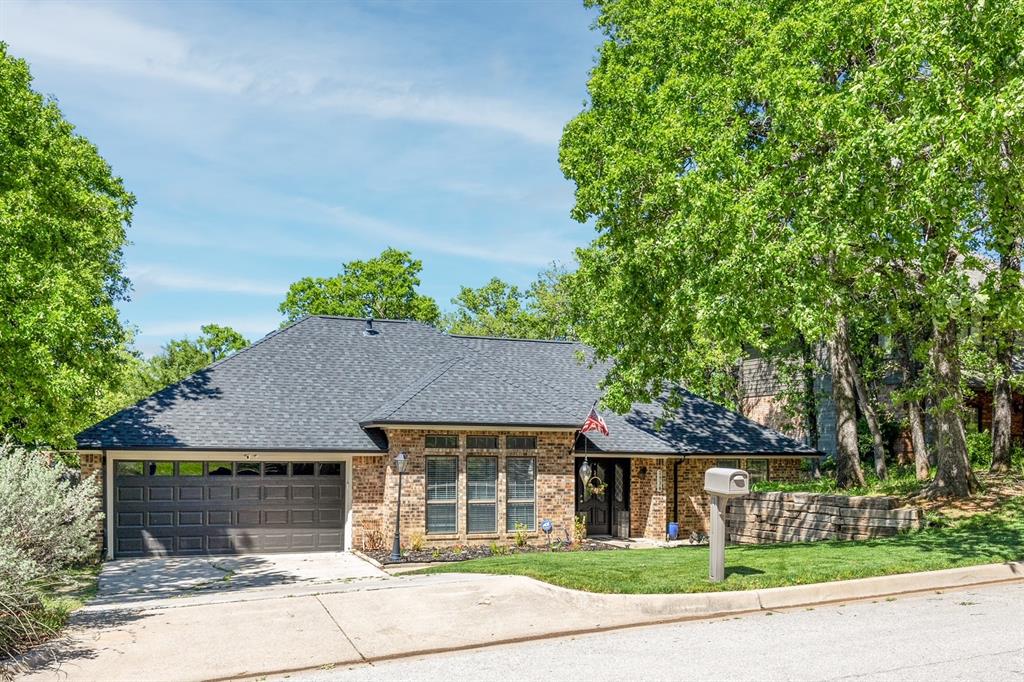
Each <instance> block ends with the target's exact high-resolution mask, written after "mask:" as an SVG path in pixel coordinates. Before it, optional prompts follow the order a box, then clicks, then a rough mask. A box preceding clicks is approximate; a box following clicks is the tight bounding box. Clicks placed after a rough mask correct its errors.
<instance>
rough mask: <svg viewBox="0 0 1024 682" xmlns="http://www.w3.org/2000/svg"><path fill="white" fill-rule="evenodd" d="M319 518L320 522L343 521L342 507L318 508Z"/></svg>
mask: <svg viewBox="0 0 1024 682" xmlns="http://www.w3.org/2000/svg"><path fill="white" fill-rule="evenodd" d="M317 517H318V518H317V520H318V521H319V522H320V523H340V522H341V510H340V509H318V510H317Z"/></svg>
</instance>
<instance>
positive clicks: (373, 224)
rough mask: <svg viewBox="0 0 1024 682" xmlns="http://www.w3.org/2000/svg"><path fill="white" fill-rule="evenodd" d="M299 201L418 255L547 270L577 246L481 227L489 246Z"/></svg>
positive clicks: (312, 212) (311, 212)
mask: <svg viewBox="0 0 1024 682" xmlns="http://www.w3.org/2000/svg"><path fill="white" fill-rule="evenodd" d="M296 201H297V202H299V203H300V204H301V205H302V207H303V211H304V214H305V215H307V216H309V217H314V216H316V215H319V216H321V219H325V220H326V221H328V222H329V223H330V224H332V225H335V226H337V227H338V228H340V229H343V230H345V231H347V232H354V233H358V234H363V235H372V236H374V237H375V238H377V239H381V240H384V241H387V242H389V243H391V244H392V245H393V246H396V247H403V248H410V249H414V250H417V251H419V250H422V251H428V252H433V253H442V254H446V255H450V256H462V257H466V258H473V259H476V260H483V261H490V262H498V263H512V264H517V265H533V266H545V265H549V264H550V263H551V261H552V260H555V259H558V258H565V257H568V256H570V255H571V254H572V253H573V249H574V248H575V246H576V245H575V243H574V242H570V241H566V240H562V239H558V238H557V237H555V236H553V235H552V234H550V233H548V232H544V231H536V232H530V233H525V232H523V231H520V230H511V231H500V230H494V229H491V230H487V228H485V227H481V229H480V230H479V232H478V234H480V235H481V236H483V237H485V238H486V239H487V241H486V243H484V242H482V241H479V240H475V239H474V240H469V239H459V238H454V237H452V236H449V235H445V234H442V233H441V232H440V231H439V230H434V229H430V228H411V227H407V226H404V225H400V224H398V223H394V222H390V221H387V220H381V219H380V218H375V217H373V216H368V215H365V214H362V213H359V212H357V211H353V210H351V209H349V208H346V207H344V206H337V205H332V204H325V203H321V202H316V201H310V200H304V199H296Z"/></svg>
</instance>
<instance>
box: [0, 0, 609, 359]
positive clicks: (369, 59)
mask: <svg viewBox="0 0 1024 682" xmlns="http://www.w3.org/2000/svg"><path fill="white" fill-rule="evenodd" d="M593 18H594V14H593V12H592V11H590V10H586V9H584V8H583V7H582V3H580V2H575V1H574V0H565V1H558V2H555V1H552V2H522V3H512V2H483V1H479V2H467V3H458V2H378V3H365V4H364V3H325V2H318V3H308V4H306V3H299V2H288V3H265V2H264V3H257V2H251V3H216V4H215V3H202V2H166V3H161V2H145V3H141V2H140V3H113V4H102V3H87V2H75V3H67V4H65V3H58V2H44V3H20V2H14V1H12V0H3V1H2V2H0V40H3V41H5V42H7V43H8V44H9V46H10V51H11V52H12V53H13V54H14V55H16V56H19V57H23V58H25V59H27V60H28V61H29V63H30V66H31V68H32V72H33V75H34V77H35V88H36V89H37V90H39V91H41V92H44V93H46V94H51V95H54V96H56V98H57V99H58V100H59V103H60V106H61V108H62V110H63V111H64V114H65V116H66V117H67V118H68V119H69V120H70V121H71V122H72V123H74V124H75V125H76V127H77V128H78V130H79V132H81V133H82V134H83V135H85V136H86V137H88V138H89V139H90V140H91V141H92V142H93V143H94V144H96V145H97V146H98V147H99V149H100V152H101V154H102V155H103V156H104V158H106V159H107V161H108V162H109V163H110V164H111V165H112V166H113V169H114V172H115V173H116V174H118V175H120V176H121V177H123V178H124V180H125V183H126V185H127V187H128V188H129V189H130V190H131V191H132V192H134V193H135V195H136V197H137V198H138V206H137V209H136V211H135V218H134V221H133V225H132V226H131V228H130V230H129V237H130V239H131V241H132V245H131V246H130V247H129V248H128V249H127V251H126V254H125V264H126V269H127V272H128V275H129V276H130V277H131V279H132V280H133V282H134V292H133V294H132V300H131V301H130V302H128V303H126V304H124V305H123V306H122V310H123V317H124V319H125V320H126V322H128V323H129V324H130V325H133V326H135V327H137V329H138V334H139V335H138V337H137V345H138V347H139V348H140V349H142V350H143V351H144V352H145V353H147V354H149V353H152V352H154V351H156V350H157V349H158V348H159V347H160V345H161V344H162V343H164V342H165V341H166V340H167V339H168V338H172V337H180V336H183V335H192V336H194V335H195V334H196V333H197V332H198V329H199V326H200V325H202V324H205V323H207V322H218V323H221V324H228V325H231V326H233V327H235V328H237V329H238V330H239V331H241V332H243V333H244V334H246V335H247V336H248V337H249V338H252V339H256V338H258V337H260V336H262V335H263V334H265V333H267V332H268V331H271V330H273V329H275V328H276V327H277V326H278V325H279V323H280V321H281V316H280V314H279V313H278V312H277V306H278V304H279V303H280V301H281V299H282V298H283V296H284V292H285V290H286V289H287V286H288V284H289V283H290V282H292V281H294V280H296V279H298V278H300V277H303V276H306V275H314V276H326V275H333V274H335V273H336V272H338V270H339V269H340V265H341V263H343V262H345V261H348V260H352V259H355V258H368V257H371V256H374V255H376V254H377V253H379V252H380V251H381V250H382V249H383V248H385V247H386V246H395V247H398V248H402V249H408V250H412V251H413V253H414V255H415V256H416V257H418V258H420V259H422V260H423V263H424V269H423V274H422V278H423V286H422V287H421V290H422V291H423V292H424V293H426V294H428V295H431V296H433V297H435V298H436V299H437V300H438V302H439V303H440V304H441V305H442V307H448V306H449V301H450V299H451V297H452V296H453V295H454V294H455V293H456V292H457V291H458V288H459V286H460V285H469V286H479V285H481V284H483V283H484V282H486V281H487V280H488V279H489V278H491V277H493V276H497V277H501V278H503V279H505V280H507V281H510V282H514V283H517V284H527V283H529V282H530V281H531V280H532V279H533V278H534V277H535V275H536V273H537V272H538V270H540V269H542V268H543V267H544V266H545V265H546V264H548V263H550V262H551V261H559V262H562V263H570V262H571V259H572V250H573V249H574V248H575V247H576V246H580V245H583V244H585V243H587V242H589V241H590V239H591V238H592V236H593V231H592V228H591V227H590V226H587V225H580V224H578V223H575V222H574V221H573V220H572V219H571V218H570V217H569V210H570V208H571V206H572V202H573V198H572V189H573V188H572V184H571V183H570V182H568V181H567V180H565V179H564V178H563V177H562V175H561V172H560V171H559V168H558V159H557V154H558V138H559V135H560V133H561V129H562V126H563V125H564V124H565V123H566V121H568V120H569V119H570V118H571V117H572V116H573V115H575V114H576V113H578V112H579V111H580V110H581V108H582V106H583V102H584V99H585V97H586V78H587V72H588V70H589V69H590V68H591V66H592V64H593V60H594V55H595V54H596V47H597V45H598V44H599V42H600V35H599V34H598V33H596V32H594V31H592V30H591V28H590V27H591V24H592V22H593Z"/></svg>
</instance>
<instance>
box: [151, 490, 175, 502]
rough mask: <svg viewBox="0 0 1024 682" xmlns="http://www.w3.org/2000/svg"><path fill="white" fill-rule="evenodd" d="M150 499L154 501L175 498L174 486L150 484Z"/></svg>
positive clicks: (165, 500) (168, 500) (166, 500)
mask: <svg viewBox="0 0 1024 682" xmlns="http://www.w3.org/2000/svg"><path fill="white" fill-rule="evenodd" d="M149 499H150V500H152V501H153V502H170V501H172V500H173V499H174V488H172V487H171V486H150V488H149Z"/></svg>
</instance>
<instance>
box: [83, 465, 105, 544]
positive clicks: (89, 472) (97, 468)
mask: <svg viewBox="0 0 1024 682" xmlns="http://www.w3.org/2000/svg"><path fill="white" fill-rule="evenodd" d="M78 468H79V471H80V472H81V474H82V480H85V479H87V478H89V477H90V476H93V475H95V476H96V480H97V481H99V484H100V487H99V493H98V495H99V498H100V509H101V510H102V513H101V514H100V519H99V521H98V522H97V525H96V538H95V542H96V553H97V554H99V553H101V552H102V551H103V549H104V542H103V540H104V536H105V535H106V524H105V519H106V505H105V504H104V501H105V498H106V485H105V479H104V477H103V472H104V467H103V455H102V454H100V453H92V452H88V453H85V452H83V453H80V454H79V455H78Z"/></svg>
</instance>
